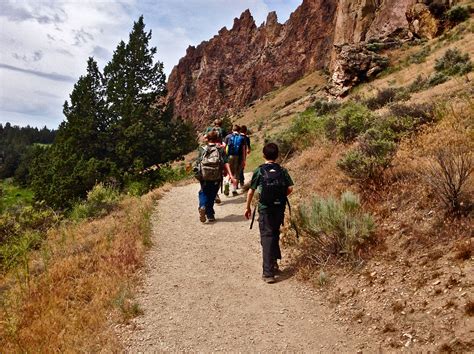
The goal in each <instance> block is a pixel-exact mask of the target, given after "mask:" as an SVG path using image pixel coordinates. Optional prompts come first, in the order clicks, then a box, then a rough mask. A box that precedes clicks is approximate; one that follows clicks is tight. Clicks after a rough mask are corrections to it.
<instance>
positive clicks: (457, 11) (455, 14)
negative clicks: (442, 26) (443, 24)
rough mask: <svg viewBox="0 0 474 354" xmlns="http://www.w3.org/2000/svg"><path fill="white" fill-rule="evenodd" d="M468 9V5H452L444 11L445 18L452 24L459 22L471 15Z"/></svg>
mask: <svg viewBox="0 0 474 354" xmlns="http://www.w3.org/2000/svg"><path fill="white" fill-rule="evenodd" d="M470 10H471V8H470V7H464V6H459V5H457V6H453V7H452V8H451V9H449V10H448V12H446V18H447V19H448V20H449V21H450V22H452V23H454V24H457V23H461V22H464V21H466V20H467V19H468V18H469V17H470V16H471V14H470V12H471V11H470Z"/></svg>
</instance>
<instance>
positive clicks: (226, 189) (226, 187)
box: [224, 183, 229, 197]
mask: <svg viewBox="0 0 474 354" xmlns="http://www.w3.org/2000/svg"><path fill="white" fill-rule="evenodd" d="M224 195H225V196H226V197H228V196H229V184H228V183H226V184H224Z"/></svg>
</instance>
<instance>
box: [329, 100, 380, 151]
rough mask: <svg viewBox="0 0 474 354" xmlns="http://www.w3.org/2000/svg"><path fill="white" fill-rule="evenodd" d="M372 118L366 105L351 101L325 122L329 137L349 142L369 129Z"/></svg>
mask: <svg viewBox="0 0 474 354" xmlns="http://www.w3.org/2000/svg"><path fill="white" fill-rule="evenodd" d="M372 120H373V116H372V113H371V112H370V110H369V109H368V108H367V107H366V106H364V105H362V104H359V103H354V102H350V103H348V104H346V105H345V106H343V108H341V109H340V110H339V111H338V112H337V114H336V115H335V116H333V117H331V118H329V119H328V121H327V122H326V124H325V130H326V135H327V137H328V138H329V139H334V138H335V139H337V140H339V141H341V142H344V143H348V142H351V141H353V140H354V139H355V138H356V137H357V136H358V135H359V134H361V133H363V132H365V131H366V130H367V129H369V127H370V125H371V122H372Z"/></svg>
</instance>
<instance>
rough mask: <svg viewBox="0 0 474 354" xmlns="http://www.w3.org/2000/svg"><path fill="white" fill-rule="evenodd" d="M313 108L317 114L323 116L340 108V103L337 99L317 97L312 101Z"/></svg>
mask: <svg viewBox="0 0 474 354" xmlns="http://www.w3.org/2000/svg"><path fill="white" fill-rule="evenodd" d="M313 108H314V111H315V113H316V114H317V115H319V116H323V115H325V114H328V113H333V112H336V111H337V110H338V109H339V108H341V103H340V102H338V101H327V100H322V99H318V100H316V101H314V103H313Z"/></svg>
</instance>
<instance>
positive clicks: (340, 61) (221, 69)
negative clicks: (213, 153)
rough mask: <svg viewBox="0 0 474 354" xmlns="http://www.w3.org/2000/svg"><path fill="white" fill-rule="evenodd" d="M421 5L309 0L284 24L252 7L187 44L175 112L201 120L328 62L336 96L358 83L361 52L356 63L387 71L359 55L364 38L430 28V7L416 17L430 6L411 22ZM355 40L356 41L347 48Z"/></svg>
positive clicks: (174, 86)
mask: <svg viewBox="0 0 474 354" xmlns="http://www.w3.org/2000/svg"><path fill="white" fill-rule="evenodd" d="M416 3H417V1H416V0H303V3H302V4H301V5H300V6H299V7H298V8H297V9H296V10H295V12H293V13H292V14H291V16H290V18H289V19H288V21H287V22H286V23H284V24H280V23H278V20H277V15H276V13H274V12H272V13H270V14H269V15H268V18H267V20H266V21H265V23H263V24H262V25H260V26H257V25H256V23H255V21H254V19H253V17H252V15H251V14H250V12H249V11H248V10H247V11H245V12H244V13H242V15H241V16H240V18H236V19H235V20H234V24H233V27H232V28H231V29H230V30H229V29H227V28H225V27H224V28H222V29H221V30H220V31H219V33H218V34H217V35H216V36H214V38H212V39H211V40H209V41H206V42H203V43H201V44H200V45H198V46H197V47H192V46H191V47H189V48H188V50H187V52H186V55H185V57H183V58H182V59H181V60H180V61H179V64H178V65H177V66H176V67H175V68H174V69H173V71H172V72H171V75H170V77H169V81H168V90H169V96H168V98H169V100H170V101H172V102H173V103H174V109H175V115H176V116H181V117H183V118H185V119H187V120H191V121H192V122H193V123H195V124H196V125H198V126H199V125H203V124H205V123H207V122H208V121H209V120H210V119H211V118H213V117H215V116H222V115H225V114H227V113H233V112H235V111H236V110H238V109H240V108H242V107H244V106H245V105H247V104H248V103H250V102H251V101H253V100H255V99H257V98H259V97H261V96H263V95H264V94H265V93H267V92H269V91H271V90H273V89H275V88H277V87H280V86H282V85H288V84H290V83H292V82H294V81H296V80H298V79H300V78H301V77H302V76H304V75H305V74H307V73H309V72H312V71H314V70H317V69H323V68H327V69H328V70H331V71H332V72H333V73H334V75H333V78H334V79H335V80H336V81H335V85H334V87H335V89H334V92H335V94H343V93H344V92H345V91H346V90H347V87H348V85H349V86H350V85H351V84H353V83H354V82H355V81H354V79H353V78H351V77H349V78H348V77H347V75H352V74H353V73H355V72H358V68H356V69H357V70H355V69H354V67H353V65H352V66H351V65H350V63H348V60H349V61H350V60H352V59H354V58H358V61H356V62H359V63H361V65H363V67H364V70H366V71H369V72H370V73H371V74H376V73H377V72H378V71H380V70H381V69H382V67H380V65H379V64H380V63H382V62H383V60H381V58H379V57H378V56H377V55H375V54H373V53H369V55H368V57H363V58H362V57H360V55H359V54H358V53H362V54H361V55H363V53H364V52H366V49H365V48H363V46H362V47H361V45H360V43H364V42H366V41H374V40H383V38H388V37H390V36H394V35H397V36H398V37H410V36H413V33H412V32H413V28H414V26H413V22H414V21H417V22H416V25H417V26H418V27H417V28H420V26H421V27H422V28H423V30H424V31H426V30H427V29H426V28H425V27H426V26H423V23H421V24H420V21H425V22H426V21H427V19H426V18H425V17H426V13H423V16H425V17H423V19H422V20H420V16H418V17H417V14H418V13H420V11H421V10H425V9H426V8H427V6H426V5H422V7H423V9H421V10H420V9H418V11H417V12H414V14H413V15H412V17H413V18H411V19H410V21H409V17H407V12H408V11H409V10H411V9H412V7H413V6H414V5H415V4H416ZM412 12H413V11H412ZM421 12H422V11H421ZM428 20H430V19H428ZM351 44H357V45H356V46H355V47H350V48H348V47H347V45H351ZM345 46H346V47H345ZM357 48H361V49H360V50H358V49H357ZM348 53H349V54H348ZM365 54H367V53H365ZM348 64H349V65H348ZM351 73H352V74H351ZM337 80H339V81H337Z"/></svg>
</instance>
